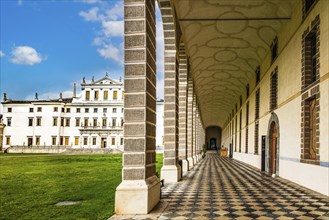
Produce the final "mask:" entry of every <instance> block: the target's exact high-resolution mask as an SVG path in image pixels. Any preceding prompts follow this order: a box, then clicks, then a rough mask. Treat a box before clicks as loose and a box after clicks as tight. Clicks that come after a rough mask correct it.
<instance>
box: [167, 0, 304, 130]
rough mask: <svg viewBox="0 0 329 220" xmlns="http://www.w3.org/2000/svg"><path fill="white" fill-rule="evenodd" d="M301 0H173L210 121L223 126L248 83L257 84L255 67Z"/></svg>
mask: <svg viewBox="0 0 329 220" xmlns="http://www.w3.org/2000/svg"><path fill="white" fill-rule="evenodd" d="M298 1H299V0H176V1H172V3H173V5H174V11H175V13H176V18H177V19H176V20H177V21H178V22H179V26H180V28H181V31H182V41H183V42H184V44H185V49H186V54H187V56H188V58H189V63H190V71H191V74H192V76H193V79H194V85H195V89H196V94H197V97H198V103H199V108H200V110H201V115H202V120H203V124H204V126H205V127H208V126H213V125H215V126H223V124H224V123H225V120H226V119H227V117H228V116H229V114H230V113H231V112H232V109H233V108H234V107H235V104H236V103H239V97H240V96H241V95H244V97H245V93H246V86H247V84H250V85H253V86H254V85H255V83H254V81H255V77H256V75H255V70H256V69H257V67H258V66H259V65H260V64H261V63H262V62H263V60H264V58H265V56H266V55H267V54H268V53H269V51H270V46H271V43H272V41H273V39H274V38H275V36H276V35H277V34H278V33H279V31H280V29H281V28H282V26H283V25H284V24H285V22H287V21H288V20H289V19H290V17H291V14H292V11H293V9H294V7H296V5H297V3H298ZM252 89H253V87H251V91H252ZM238 106H239V104H238Z"/></svg>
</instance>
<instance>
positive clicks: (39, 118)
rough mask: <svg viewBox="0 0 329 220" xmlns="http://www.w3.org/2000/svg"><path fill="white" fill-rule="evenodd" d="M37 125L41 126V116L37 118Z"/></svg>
mask: <svg viewBox="0 0 329 220" xmlns="http://www.w3.org/2000/svg"><path fill="white" fill-rule="evenodd" d="M37 126H41V117H38V118H37Z"/></svg>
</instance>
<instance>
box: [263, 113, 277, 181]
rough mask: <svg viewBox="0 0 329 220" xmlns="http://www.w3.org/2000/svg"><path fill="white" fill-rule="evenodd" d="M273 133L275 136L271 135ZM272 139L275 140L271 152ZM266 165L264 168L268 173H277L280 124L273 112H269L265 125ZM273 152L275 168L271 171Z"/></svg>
mask: <svg viewBox="0 0 329 220" xmlns="http://www.w3.org/2000/svg"><path fill="white" fill-rule="evenodd" d="M273 133H275V137H273ZM273 141H275V143H274V144H275V152H272V149H273V148H271V147H272V146H273ZM265 151H266V167H265V170H266V172H267V173H269V174H272V173H273V174H276V175H279V158H280V124H279V118H278V116H277V114H275V113H274V112H272V113H271V118H270V120H269V122H268V127H267V138H266V149H265ZM273 153H274V154H275V157H274V159H275V170H274V172H273V168H271V165H272V164H271V162H272V159H273V158H271V156H272V155H273Z"/></svg>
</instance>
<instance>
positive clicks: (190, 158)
mask: <svg viewBox="0 0 329 220" xmlns="http://www.w3.org/2000/svg"><path fill="white" fill-rule="evenodd" d="M187 161H188V165H189V166H188V168H189V170H190V169H191V168H192V167H193V166H194V161H193V158H192V157H189V158H187Z"/></svg>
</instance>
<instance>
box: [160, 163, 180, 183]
mask: <svg viewBox="0 0 329 220" xmlns="http://www.w3.org/2000/svg"><path fill="white" fill-rule="evenodd" d="M181 169H182V168H181V167H180V166H179V165H177V166H176V165H165V166H163V167H162V168H161V179H164V182H165V183H176V182H178V181H179V180H180V179H181Z"/></svg>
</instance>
